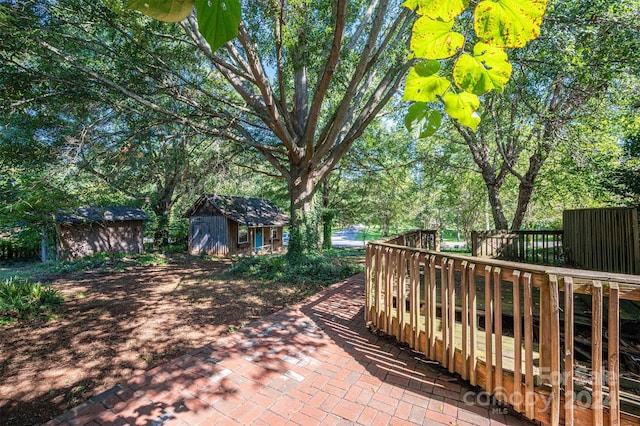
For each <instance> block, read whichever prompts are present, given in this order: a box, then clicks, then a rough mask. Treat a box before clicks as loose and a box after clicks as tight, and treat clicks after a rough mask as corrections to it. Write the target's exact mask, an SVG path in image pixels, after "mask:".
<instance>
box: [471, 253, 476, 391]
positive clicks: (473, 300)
mask: <svg viewBox="0 0 640 426" xmlns="http://www.w3.org/2000/svg"><path fill="white" fill-rule="evenodd" d="M469 307H470V311H469V373H470V374H469V381H470V382H471V384H472V385H473V386H477V385H478V379H477V366H478V357H477V355H476V345H477V343H476V342H477V335H478V301H477V299H476V265H475V263H472V264H471V265H469Z"/></svg>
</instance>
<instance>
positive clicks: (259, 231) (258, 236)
mask: <svg viewBox="0 0 640 426" xmlns="http://www.w3.org/2000/svg"><path fill="white" fill-rule="evenodd" d="M261 248H262V228H256V252H258V251H260V249H261Z"/></svg>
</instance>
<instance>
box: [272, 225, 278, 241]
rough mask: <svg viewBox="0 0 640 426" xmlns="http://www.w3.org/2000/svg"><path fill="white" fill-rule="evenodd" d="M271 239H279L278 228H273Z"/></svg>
mask: <svg viewBox="0 0 640 426" xmlns="http://www.w3.org/2000/svg"><path fill="white" fill-rule="evenodd" d="M271 239H272V240H276V239H278V228H271Z"/></svg>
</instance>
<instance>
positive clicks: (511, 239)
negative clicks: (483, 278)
mask: <svg viewBox="0 0 640 426" xmlns="http://www.w3.org/2000/svg"><path fill="white" fill-rule="evenodd" d="M471 253H472V254H473V256H476V257H492V258H498V259H502V260H511V261H517V262H524V263H535V264H540V265H560V264H563V263H564V260H565V256H564V248H563V231H561V230H560V231H548V230H539V231H471Z"/></svg>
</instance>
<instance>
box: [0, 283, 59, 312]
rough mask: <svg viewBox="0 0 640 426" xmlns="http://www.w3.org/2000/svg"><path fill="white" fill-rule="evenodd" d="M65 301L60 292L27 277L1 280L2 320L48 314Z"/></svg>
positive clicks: (0, 309) (0, 306)
mask: <svg viewBox="0 0 640 426" xmlns="http://www.w3.org/2000/svg"><path fill="white" fill-rule="evenodd" d="M62 302H63V298H62V296H61V295H60V292H59V291H58V290H56V289H53V288H51V287H50V286H48V285H44V284H41V283H39V282H31V281H29V280H27V279H25V278H17V277H13V278H8V279H4V280H2V281H0V322H1V323H7V322H11V321H12V320H15V319H33V318H38V317H41V316H45V317H46V316H48V315H50V314H51V313H53V312H55V311H56V310H57V309H58V308H59V307H60V305H61V304H62Z"/></svg>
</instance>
